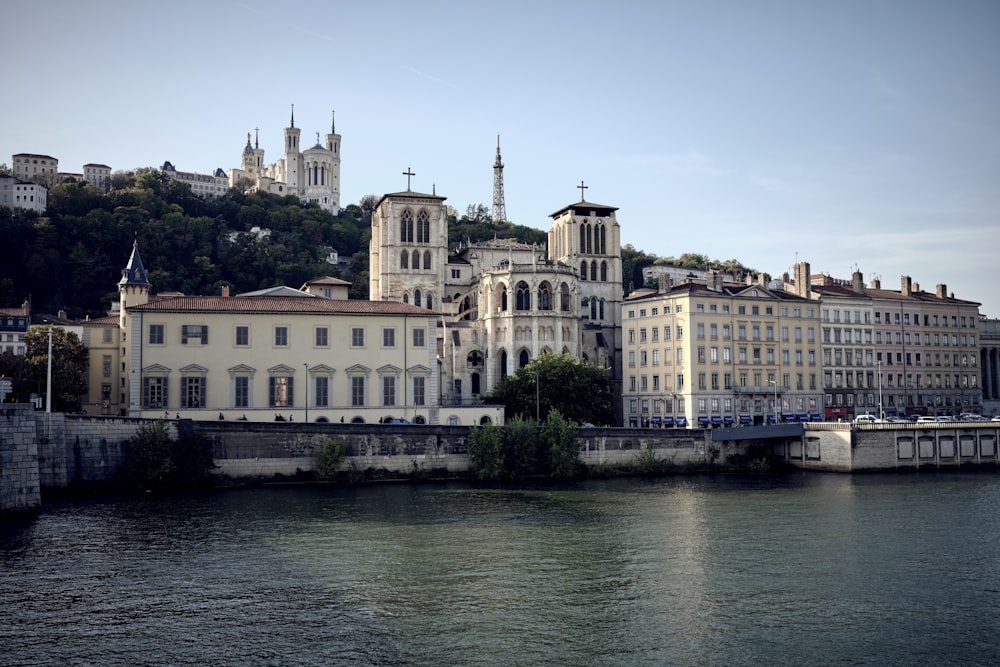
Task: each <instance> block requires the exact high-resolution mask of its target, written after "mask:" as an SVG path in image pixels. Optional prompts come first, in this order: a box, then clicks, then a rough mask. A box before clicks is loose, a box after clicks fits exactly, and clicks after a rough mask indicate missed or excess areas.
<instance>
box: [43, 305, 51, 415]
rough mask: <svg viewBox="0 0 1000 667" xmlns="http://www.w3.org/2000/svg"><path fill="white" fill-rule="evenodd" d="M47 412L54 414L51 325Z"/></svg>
mask: <svg viewBox="0 0 1000 667" xmlns="http://www.w3.org/2000/svg"><path fill="white" fill-rule="evenodd" d="M45 411H46V412H52V325H51V324H50V325H49V364H48V370H47V371H46V375H45Z"/></svg>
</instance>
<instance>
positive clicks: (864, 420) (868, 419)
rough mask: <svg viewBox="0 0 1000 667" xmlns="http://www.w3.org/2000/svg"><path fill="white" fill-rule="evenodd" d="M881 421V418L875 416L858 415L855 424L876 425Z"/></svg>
mask: <svg viewBox="0 0 1000 667" xmlns="http://www.w3.org/2000/svg"><path fill="white" fill-rule="evenodd" d="M878 421H879V418H878V417H876V416H875V415H858V416H857V417H855V418H854V423H855V424H875V423H877V422H878Z"/></svg>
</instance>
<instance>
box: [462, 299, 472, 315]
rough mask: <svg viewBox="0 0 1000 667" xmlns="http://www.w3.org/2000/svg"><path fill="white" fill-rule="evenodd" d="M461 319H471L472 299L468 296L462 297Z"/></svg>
mask: <svg viewBox="0 0 1000 667" xmlns="http://www.w3.org/2000/svg"><path fill="white" fill-rule="evenodd" d="M462 319H463V320H471V319H472V300H471V299H470V298H469V297H465V298H464V299H462Z"/></svg>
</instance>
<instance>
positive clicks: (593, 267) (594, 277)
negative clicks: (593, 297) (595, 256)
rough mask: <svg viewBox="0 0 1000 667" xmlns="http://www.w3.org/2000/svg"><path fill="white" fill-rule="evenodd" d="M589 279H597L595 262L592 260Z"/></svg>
mask: <svg viewBox="0 0 1000 667" xmlns="http://www.w3.org/2000/svg"><path fill="white" fill-rule="evenodd" d="M590 279H591V280H597V262H596V261H592V262H591V263H590Z"/></svg>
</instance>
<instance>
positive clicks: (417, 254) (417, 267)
mask: <svg viewBox="0 0 1000 667" xmlns="http://www.w3.org/2000/svg"><path fill="white" fill-rule="evenodd" d="M412 266H413V270H414V271H419V270H420V251H419V250H414V251H413V262H412Z"/></svg>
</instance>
